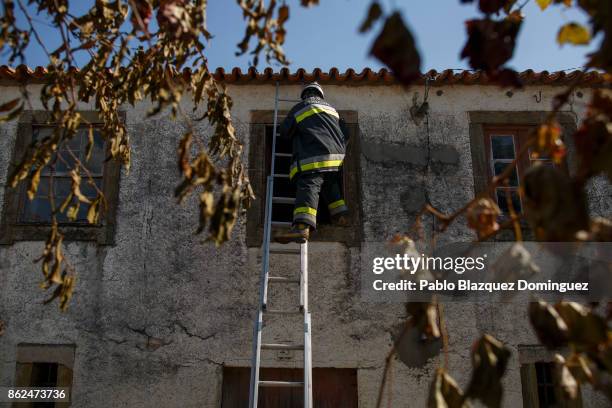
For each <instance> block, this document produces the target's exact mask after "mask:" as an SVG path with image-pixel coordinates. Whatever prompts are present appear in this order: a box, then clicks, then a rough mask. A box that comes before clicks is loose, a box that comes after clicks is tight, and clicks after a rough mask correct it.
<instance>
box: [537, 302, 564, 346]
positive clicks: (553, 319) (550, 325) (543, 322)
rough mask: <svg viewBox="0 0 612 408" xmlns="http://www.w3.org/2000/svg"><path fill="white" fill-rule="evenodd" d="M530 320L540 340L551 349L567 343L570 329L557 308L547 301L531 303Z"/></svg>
mask: <svg viewBox="0 0 612 408" xmlns="http://www.w3.org/2000/svg"><path fill="white" fill-rule="evenodd" d="M529 320H530V321H531V326H532V327H533V329H534V330H535V333H536V336H538V339H539V340H540V342H541V343H542V344H543V345H544V346H546V347H547V348H549V349H554V348H557V347H562V346H565V345H566V344H567V339H568V336H569V329H568V327H567V324H566V323H565V321H564V320H563V319H562V318H561V316H560V315H559V313H558V312H557V310H555V308H553V307H552V306H551V305H549V304H548V303H546V302H541V301H540V302H532V303H530V304H529Z"/></svg>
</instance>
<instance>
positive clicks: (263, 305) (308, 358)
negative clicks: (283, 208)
mask: <svg viewBox="0 0 612 408" xmlns="http://www.w3.org/2000/svg"><path fill="white" fill-rule="evenodd" d="M278 92H279V83H278V81H277V82H276V87H275V92H274V129H273V132H272V152H273V154H272V160H271V164H270V175H269V176H268V177H267V179H266V202H265V205H266V207H265V216H264V217H265V218H264V239H263V247H262V252H263V253H262V269H261V276H260V288H259V306H258V308H257V314H256V317H255V324H254V328H253V357H252V361H251V384H250V392H249V408H257V402H258V401H257V400H258V397H259V387H269V386H273V387H295V386H300V385H302V386H303V387H304V408H312V350H311V332H312V327H311V317H310V312H309V309H308V243H307V242H306V243H304V244H301V245H300V249H299V253H300V277H299V279H298V280H299V285H300V311H299V312H298V313H302V314H303V317H304V344H303V350H304V380H303V382H291V381H261V380H260V379H259V371H260V365H261V350H262V330H263V316H264V312H267V313H277V314H279V313H281V314H282V313H285V312H284V311H274V310H267V301H268V284H269V283H270V242H271V233H272V226H273V225H275V224H277V225H278V224H280V223H278V222H276V223H274V222H273V221H272V203H273V201H274V198H275V197H274V178H275V177H279V176H280V177H282V176H285V177H287V175H278V174H276V172H275V157H276V156H277V154H276V137H277V133H278V132H277V130H276V129H277V127H278V103H279V101H287V102H289V101H291V102H298V100H290V99H280V98H279V96H278ZM278 156H279V157H283V155H280V154H279V155H278ZM282 224H285V223H282ZM289 224H290V223H289ZM273 280H274V279H273ZM276 281H281V279H279V278H276ZM287 281H290V279H288V280H287ZM295 347H296V346H291V345H283V344H274V343H270V344H265V345H264V347H263V348H265V349H294V348H295Z"/></svg>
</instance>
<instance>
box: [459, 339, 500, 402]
mask: <svg viewBox="0 0 612 408" xmlns="http://www.w3.org/2000/svg"><path fill="white" fill-rule="evenodd" d="M509 358H510V350H509V349H508V348H506V347H505V346H504V345H503V344H502V343H501V342H499V341H498V340H497V339H495V338H494V337H492V336H490V335H488V334H485V335H484V336H482V337H481V338H480V339H479V340H478V341H477V342H476V343H475V344H474V346H473V347H472V365H473V366H474V371H473V372H472V378H471V379H470V384H469V386H468V388H467V391H466V393H465V395H466V396H467V397H468V398H470V399H478V400H480V401H481V402H482V403H483V404H484V405H485V406H487V407H489V408H499V407H500V406H501V400H502V396H503V387H502V384H501V380H502V377H503V376H504V374H505V372H506V366H507V364H508V360H509Z"/></svg>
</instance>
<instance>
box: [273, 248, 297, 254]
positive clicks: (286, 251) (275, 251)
mask: <svg viewBox="0 0 612 408" xmlns="http://www.w3.org/2000/svg"><path fill="white" fill-rule="evenodd" d="M270 253H271V254H300V253H301V251H300V248H276V247H275V248H270Z"/></svg>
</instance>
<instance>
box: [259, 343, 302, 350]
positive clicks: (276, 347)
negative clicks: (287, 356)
mask: <svg viewBox="0 0 612 408" xmlns="http://www.w3.org/2000/svg"><path fill="white" fill-rule="evenodd" d="M261 348H262V349H264V350H304V345H303V344H272V343H263V344H262V345H261Z"/></svg>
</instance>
